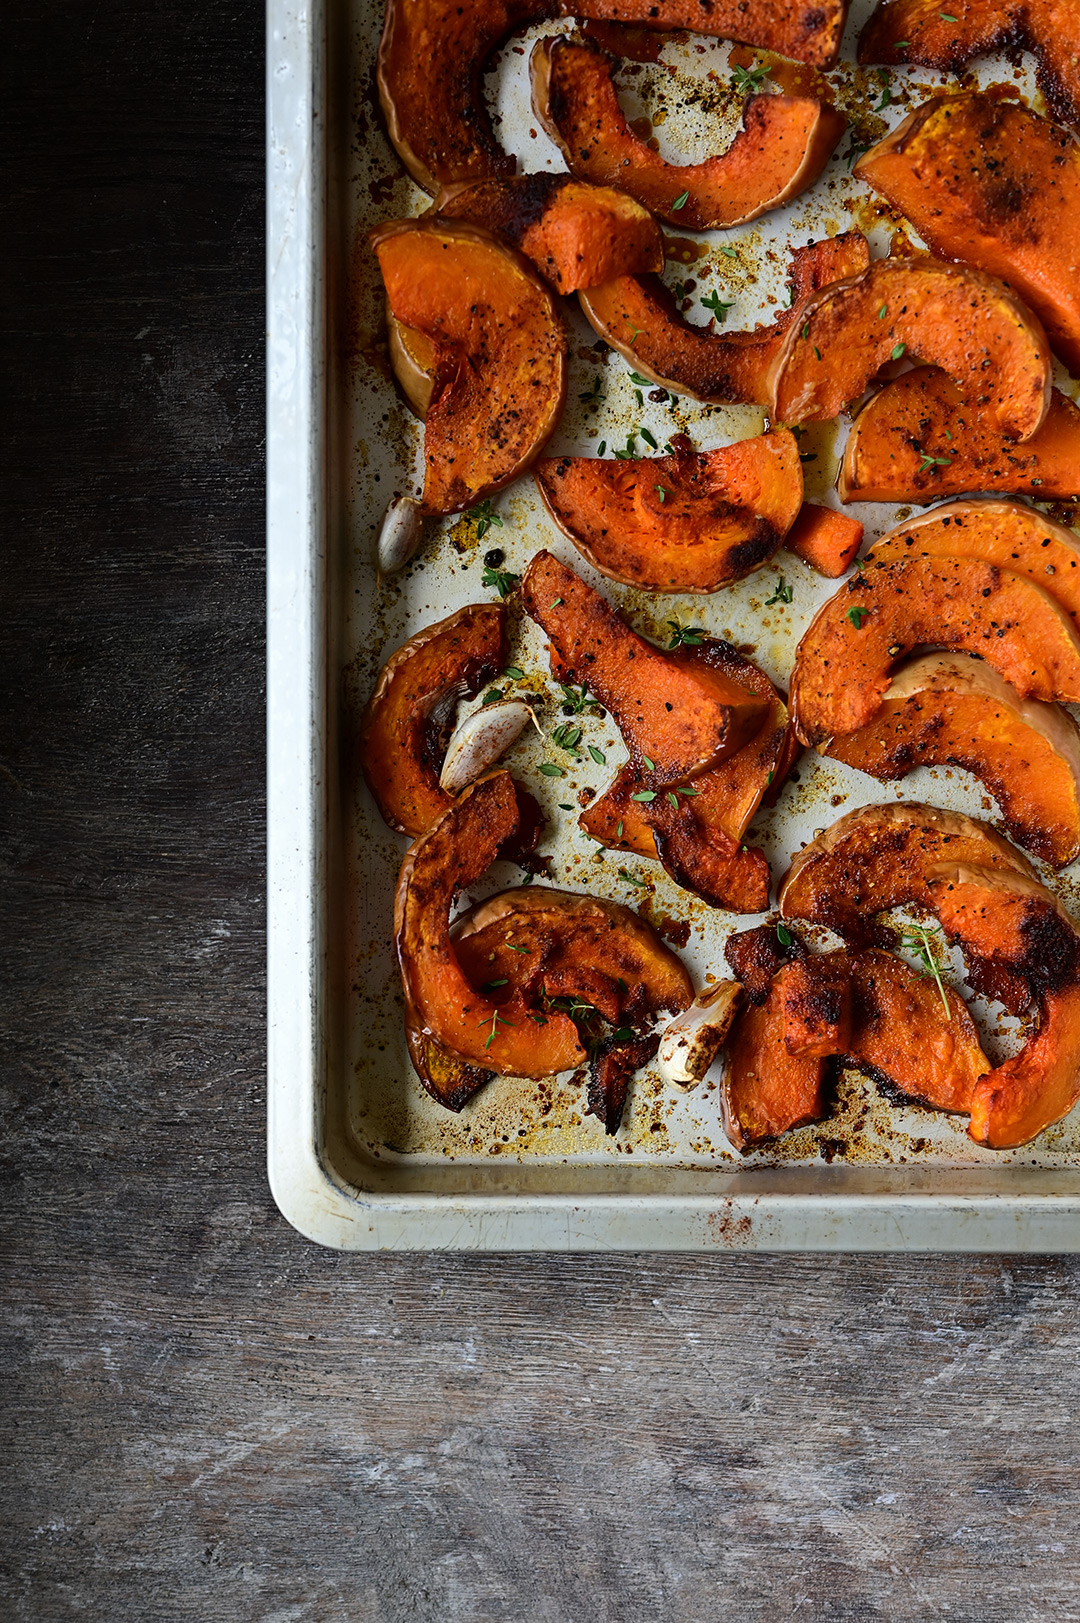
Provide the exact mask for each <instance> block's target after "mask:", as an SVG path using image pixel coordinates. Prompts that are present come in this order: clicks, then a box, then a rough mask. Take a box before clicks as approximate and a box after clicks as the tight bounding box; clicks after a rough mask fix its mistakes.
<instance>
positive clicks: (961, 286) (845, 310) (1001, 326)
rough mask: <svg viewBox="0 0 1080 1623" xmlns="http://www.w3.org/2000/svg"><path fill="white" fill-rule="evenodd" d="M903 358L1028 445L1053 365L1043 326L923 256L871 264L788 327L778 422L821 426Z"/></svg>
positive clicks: (775, 383) (1045, 403)
mask: <svg viewBox="0 0 1080 1623" xmlns="http://www.w3.org/2000/svg"><path fill="white" fill-rule="evenodd" d="M883 311H884V312H885V313H884V315H883V314H882V312H883ZM905 353H906V354H908V355H909V356H918V357H920V358H921V359H922V360H924V361H927V362H931V363H933V364H934V365H936V366H940V367H942V368H943V369H944V370H945V371H946V372H948V373H949V375H950V377H951V378H952V379H953V380H954V382H955V383H956V385H957V388H958V389H959V390H960V393H961V394H962V396H963V398H964V400H965V402H966V404H968V405H969V406H977V407H979V408H980V409H981V410H983V411H984V413H985V415H986V417H987V418H988V420H989V421H991V422H993V423H994V424H996V426H997V428H998V429H999V431H1000V432H1001V433H1002V434H1006V435H1009V436H1011V437H1012V438H1014V439H1019V440H1025V439H1029V438H1030V436H1031V435H1032V434H1034V433H1035V431H1036V430H1037V429H1038V428H1039V427H1040V426H1041V425H1042V422H1043V419H1044V418H1045V416H1046V413H1047V409H1048V407H1049V404H1050V378H1051V372H1052V359H1051V355H1050V346H1049V344H1048V343H1047V339H1046V334H1045V333H1044V331H1043V329H1042V325H1041V323H1040V322H1039V321H1038V319H1037V318H1036V317H1035V316H1034V315H1033V314H1032V312H1031V311H1030V310H1028V309H1027V308H1026V306H1024V305H1023V304H1021V303H1020V301H1019V300H1018V299H1017V297H1016V295H1015V294H1014V293H1012V292H1011V291H1010V289H1009V288H1008V287H1006V286H1005V284H1004V283H1003V282H997V281H995V280H994V279H993V278H992V277H990V276H986V275H985V274H984V273H983V272H982V271H976V270H970V269H968V267H967V266H960V265H949V264H946V263H945V262H944V261H942V260H937V259H931V258H930V257H929V256H928V255H923V256H920V257H912V258H907V259H900V258H897V259H876V260H874V261H873V263H872V264H871V266H870V268H869V269H868V270H867V271H864V272H863V274H862V275H861V276H857V277H854V278H852V279H850V280H848V281H846V282H839V283H837V284H835V285H834V286H832V287H827V288H824V289H823V290H822V291H821V292H820V293H816V294H814V295H813V296H812V297H811V298H810V299H809V300H808V302H807V304H806V306H805V308H804V310H803V319H802V321H801V322H800V323H799V324H798V325H792V326H790V327H789V328H788V331H787V337H786V339H785V341H784V344H783V346H782V347H781V349H780V352H779V354H778V356H777V358H776V360H775V361H774V363H773V367H772V371H771V373H770V378H769V398H770V400H771V401H772V403H773V406H774V409H775V412H776V415H777V417H779V419H780V421H781V422H784V423H802V422H825V421H828V420H829V419H830V418H833V417H839V416H840V414H841V412H843V411H844V410H845V409H846V408H847V406H848V404H849V403H850V402H851V401H856V400H858V399H859V397H860V396H861V395H862V393H863V391H864V390H865V388H866V386H867V384H868V383H869V382H870V380H871V379H872V378H873V377H874V376H875V375H876V374H877V373H878V371H879V370H880V369H881V367H883V366H885V365H886V364H887V363H888V362H889V361H890V360H894V359H896V358H898V356H899V355H902V354H905Z"/></svg>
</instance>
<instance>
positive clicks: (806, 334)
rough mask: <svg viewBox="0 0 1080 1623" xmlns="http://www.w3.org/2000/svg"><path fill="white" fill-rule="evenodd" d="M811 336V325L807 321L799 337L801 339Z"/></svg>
mask: <svg viewBox="0 0 1080 1623" xmlns="http://www.w3.org/2000/svg"><path fill="white" fill-rule="evenodd" d="M809 336H810V323H809V322H808V321H805V322H804V323H803V330H802V332H801V333H800V334H799V337H800V338H809Z"/></svg>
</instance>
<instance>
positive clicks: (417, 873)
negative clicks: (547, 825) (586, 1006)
mask: <svg viewBox="0 0 1080 1623" xmlns="http://www.w3.org/2000/svg"><path fill="white" fill-rule="evenodd" d="M519 823H520V817H519V812H518V802H517V795H516V793H515V788H514V782H513V779H512V778H511V777H510V774H509V773H508V772H494V773H491V774H489V775H488V776H487V777H483V778H479V779H478V780H477V781H476V782H475V783H474V784H470V786H469V788H468V789H466V790H465V791H464V793H463V794H461V795H459V796H458V798H457V800H455V801H454V803H453V805H451V806H450V807H449V809H448V810H447V811H445V812H444V813H443V815H442V816H441V817H440V818H439V820H438V822H437V823H435V824H433V826H432V827H431V828H430V829H428V830H427V832H426V833H424V834H421V835H420V837H419V838H418V839H417V840H415V841H414V842H413V844H412V845H411V846H410V847H409V850H408V851H407V852H406V853H405V859H404V861H403V862H402V864H401V873H400V875H399V877H398V884H397V892H396V894H395V897H394V945H395V948H396V950H397V957H398V965H399V967H400V969H401V981H402V986H403V988H404V992H405V1027H406V1032H407V1033H408V1036H409V1051H410V1056H411V1057H412V1060H413V1064H414V1067H416V1069H417V1072H418V1075H419V1077H420V1080H421V1082H422V1083H423V1085H424V1087H425V1088H426V1089H427V1090H428V1092H429V1093H430V1094H431V1095H432V1097H433V1098H435V1099H437V1100H438V1102H439V1104H442V1105H445V1106H446V1108H447V1109H448V1110H454V1111H457V1110H460V1109H461V1108H462V1107H463V1105H465V1104H466V1103H467V1102H468V1099H469V1098H470V1097H471V1096H472V1094H473V1093H475V1092H476V1091H477V1089H478V1088H479V1087H481V1086H483V1084H484V1082H486V1081H488V1080H489V1079H490V1077H491V1076H493V1075H496V1074H497V1075H500V1076H535V1077H539V1076H551V1075H552V1074H554V1073H555V1072H557V1071H566V1070H571V1069H573V1068H575V1067H576V1066H578V1065H582V1064H584V1062H585V1052H584V1050H583V1049H582V1047H581V1044H580V1042H579V1041H578V1035H577V1030H576V1028H575V1026H574V1022H573V1021H572V1020H571V1019H570V1018H569V1017H568V1016H567V1015H564V1014H558V1013H554V1012H553V1013H551V1014H549V1015H548V1016H547V1017H546V1018H545V1023H544V1024H539V1023H538V1022H536V1021H535V1020H534V1019H533V1018H532V1016H533V1014H534V1013H535V1011H534V1010H532V1009H531V1008H530V1007H529V1006H528V1005H527V1004H526V1003H525V1002H524V1001H522V999H521V998H519V997H513V998H511V999H510V1000H509V1001H507V1002H504V1003H501V1004H500V1003H497V1002H495V1001H494V1000H493V999H492V998H490V997H488V996H486V995H485V994H484V993H482V992H478V991H476V990H475V989H474V987H473V986H472V985H471V984H470V982H469V980H468V977H467V976H466V974H465V972H464V970H463V969H462V967H461V964H460V963H459V961H458V958H457V954H456V952H455V951H454V947H453V944H452V942H451V939H450V906H451V902H452V900H453V897H454V894H455V892H456V891H458V890H460V889H462V888H463V887H464V886H466V885H470V884H473V883H474V882H475V881H476V880H477V879H479V878H480V876H481V875H482V874H483V873H484V872H485V871H486V870H487V869H488V868H489V867H490V866H491V864H492V862H494V861H495V858H496V857H497V856H498V854H499V852H500V850H501V849H503V848H504V847H505V846H506V844H507V843H508V842H509V841H510V840H512V839H513V837H514V835H515V834H516V833H517V831H518V827H519ZM489 1039H490V1040H489ZM444 1050H445V1051H448V1052H449V1054H450V1055H451V1056H453V1057H455V1058H456V1059H458V1060H460V1061H463V1062H464V1069H457V1070H455V1069H454V1067H453V1066H449V1067H446V1068H445V1069H434V1070H433V1069H432V1068H431V1067H429V1066H428V1065H427V1064H426V1063H425V1062H426V1060H427V1058H428V1056H429V1055H430V1054H432V1053H434V1054H436V1055H437V1054H439V1053H440V1051H444ZM421 1066H424V1069H421Z"/></svg>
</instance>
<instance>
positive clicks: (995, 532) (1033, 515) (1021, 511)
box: [867, 500, 1080, 629]
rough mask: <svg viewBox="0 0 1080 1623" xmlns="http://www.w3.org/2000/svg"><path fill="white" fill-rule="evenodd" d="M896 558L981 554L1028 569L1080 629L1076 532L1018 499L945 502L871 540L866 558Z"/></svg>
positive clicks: (1014, 569) (1079, 540) (1017, 570)
mask: <svg viewBox="0 0 1080 1623" xmlns="http://www.w3.org/2000/svg"><path fill="white" fill-rule="evenodd" d="M898 558H980V559H982V560H983V562H984V563H988V564H997V565H998V567H999V568H1001V569H1008V570H1010V571H1011V573H1012V574H1014V575H1027V576H1028V577H1029V578H1030V579H1031V580H1033V581H1035V582H1036V584H1037V585H1039V586H1041V587H1042V588H1043V590H1044V591H1045V592H1046V593H1047V594H1048V595H1049V596H1050V597H1052V598H1054V599H1055V600H1056V601H1057V602H1058V603H1060V605H1061V607H1062V608H1063V609H1065V611H1066V612H1067V613H1068V614H1069V615H1070V616H1071V618H1072V621H1073V624H1074V625H1075V626H1077V627H1078V629H1080V536H1077V534H1076V532H1075V531H1074V530H1067V529H1066V528H1065V527H1064V525H1062V524H1055V523H1054V521H1053V519H1050V518H1047V516H1046V514H1045V513H1040V512H1039V510H1038V509H1037V508H1035V507H1027V506H1025V505H1024V504H1023V503H1022V502H995V501H989V500H981V501H968V502H947V503H946V504H945V506H943V507H935V508H934V509H933V510H932V511H931V512H929V513H920V514H919V516H918V517H917V518H910V519H908V520H907V522H906V523H904V524H898V525H897V527H896V529H895V530H890V531H889V533H888V535H883V536H882V537H881V540H880V541H875V542H874V545H873V548H872V549H871V551H870V552H869V553H868V554H867V562H868V563H893V562H894V561H895V560H896V559H898Z"/></svg>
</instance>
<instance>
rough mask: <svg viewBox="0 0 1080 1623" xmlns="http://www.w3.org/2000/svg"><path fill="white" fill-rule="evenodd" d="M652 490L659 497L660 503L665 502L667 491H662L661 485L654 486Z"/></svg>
mask: <svg viewBox="0 0 1080 1623" xmlns="http://www.w3.org/2000/svg"><path fill="white" fill-rule="evenodd" d="M653 489H654V490H655V491H656V494H657V495H658V496H659V498H660V500H661V501H662V502H666V501H667V491H666V490H665V489H664V487H663V485H654V486H653Z"/></svg>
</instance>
